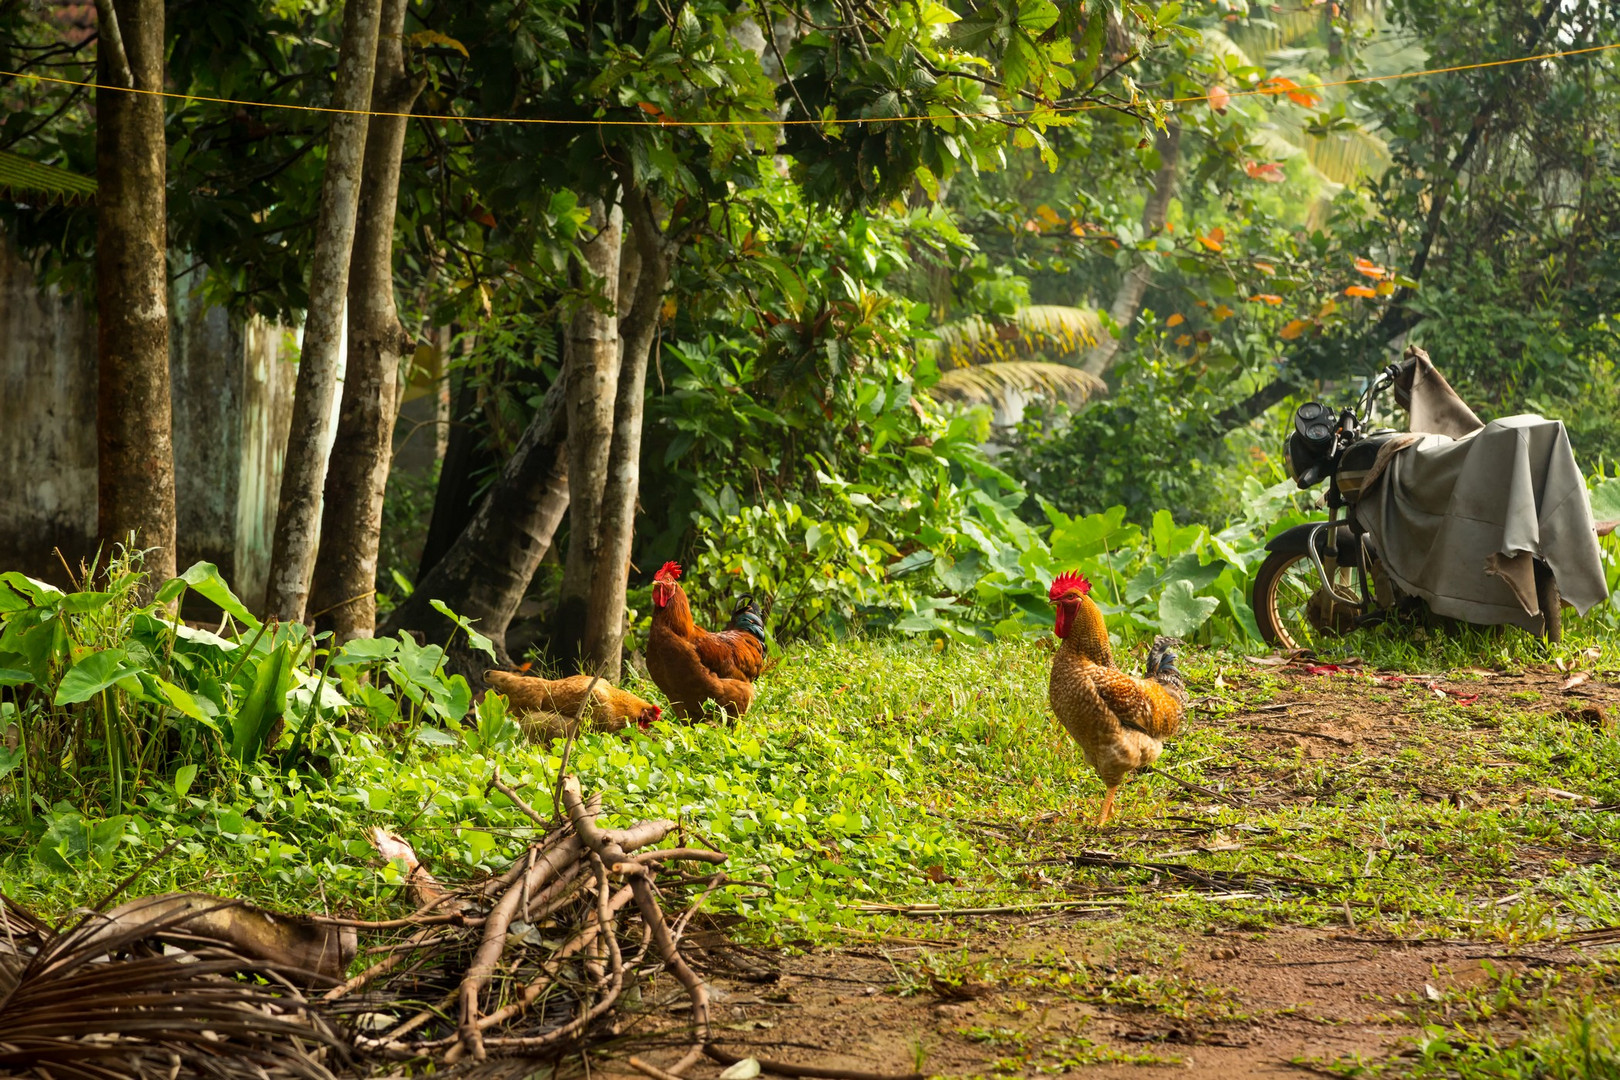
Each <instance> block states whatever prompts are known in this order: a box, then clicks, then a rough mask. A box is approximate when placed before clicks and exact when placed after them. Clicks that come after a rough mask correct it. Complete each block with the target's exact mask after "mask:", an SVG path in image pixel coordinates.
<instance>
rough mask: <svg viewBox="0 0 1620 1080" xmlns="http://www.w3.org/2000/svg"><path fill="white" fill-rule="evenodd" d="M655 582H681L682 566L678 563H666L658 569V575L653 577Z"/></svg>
mask: <svg viewBox="0 0 1620 1080" xmlns="http://www.w3.org/2000/svg"><path fill="white" fill-rule="evenodd" d="M653 580H654V581H679V580H681V564H680V563H678V562H667V563H665V564H664V565H663V566H661V567H659V568H658V573H656V574H654V575H653Z"/></svg>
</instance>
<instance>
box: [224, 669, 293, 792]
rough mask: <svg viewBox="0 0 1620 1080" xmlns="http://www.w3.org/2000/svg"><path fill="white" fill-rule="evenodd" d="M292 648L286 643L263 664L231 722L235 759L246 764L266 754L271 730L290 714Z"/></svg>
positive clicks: (232, 753) (232, 747)
mask: <svg viewBox="0 0 1620 1080" xmlns="http://www.w3.org/2000/svg"><path fill="white" fill-rule="evenodd" d="M291 666H292V665H291V664H289V663H288V645H287V643H286V642H285V641H284V642H282V643H281V644H280V645H277V646H276V648H275V650H274V651H272V652H271V653H270V655H269V656H267V657H265V658H264V659H263V660H261V661H260V662H259V670H258V673H257V674H256V675H255V676H254V679H253V689H252V690H250V691H248V696H247V700H246V701H244V702H242V707H241V709H239V710H238V711H237V713H236V715H235V716H234V717H232V718H231V755H232V756H233V757H235V758H236V760H237V761H240V762H243V763H244V764H245V763H247V762H249V761H256V760H257V759H258V757H259V755H260V754H262V753H264V741H265V738H266V737H267V736H268V735H269V734H270V726H271V724H273V723H274V722H275V721H276V720H277V719H278V718H279V717H280V716H281V715H282V713H284V712H285V711H286V708H287V688H288V686H289V684H290V683H291V682H292V672H291Z"/></svg>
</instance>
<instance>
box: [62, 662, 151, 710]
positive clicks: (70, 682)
mask: <svg viewBox="0 0 1620 1080" xmlns="http://www.w3.org/2000/svg"><path fill="white" fill-rule="evenodd" d="M140 674H141V668H139V667H137V666H136V665H135V664H133V663H131V662H130V659H129V654H128V653H126V652H124V650H123V649H103V650H102V651H100V652H93V653H91V654H90V655H89V656H86V657H85V658H84V659H82V660H80V661H79V662H78V663H77V664H74V665H73V666H72V667H71V668H69V669H68V673H67V674H66V675H63V676H62V681H61V683H60V684H58V685H57V687H56V697H55V698H54V699H53V700H54V701H55V703H56V704H58V705H77V704H78V703H79V702H81V701H89V700H90V699H91V698H93V697H95V696H96V695H97V694H99V693H101V692H102V691H103V690H106V689H108V688H110V687H112V686H115V685H116V684H117V683H118V682H119V681H120V680H122V679H127V678H129V677H131V676H136V675H140Z"/></svg>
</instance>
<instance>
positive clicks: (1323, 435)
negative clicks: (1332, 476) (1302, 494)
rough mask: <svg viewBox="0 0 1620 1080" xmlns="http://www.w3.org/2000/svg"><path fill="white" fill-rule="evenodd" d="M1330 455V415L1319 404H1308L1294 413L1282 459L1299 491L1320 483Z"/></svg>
mask: <svg viewBox="0 0 1620 1080" xmlns="http://www.w3.org/2000/svg"><path fill="white" fill-rule="evenodd" d="M1332 453H1333V412H1332V410H1330V409H1329V408H1328V407H1327V406H1326V405H1323V404H1322V403H1321V402H1319V401H1308V402H1306V403H1305V404H1303V405H1301V406H1300V407H1299V408H1298V409H1296V410H1295V411H1294V430H1293V431H1292V432H1291V433H1290V434H1289V436H1288V442H1287V444H1286V445H1285V447H1284V457H1285V458H1286V459H1287V462H1288V475H1290V476H1292V477H1293V478H1294V483H1295V484H1297V485H1298V486H1299V487H1300V488H1301V489H1304V488H1308V487H1311V486H1313V485H1315V484H1318V483H1320V482H1321V481H1322V478H1323V477H1325V476H1326V475H1327V473H1328V459H1329V457H1331V456H1332Z"/></svg>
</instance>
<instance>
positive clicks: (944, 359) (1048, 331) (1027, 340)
mask: <svg viewBox="0 0 1620 1080" xmlns="http://www.w3.org/2000/svg"><path fill="white" fill-rule="evenodd" d="M1102 333H1103V328H1102V320H1100V319H1099V318H1098V317H1097V313H1096V312H1094V311H1090V310H1088V309H1086V308H1076V307H1065V306H1063V305H1060V304H1035V305H1032V306H1030V307H1025V308H1020V309H1018V310H1017V311H1016V312H1014V313H1013V316H1012V318H1011V319H1009V320H1008V321H1006V322H1005V323H993V322H991V321H990V320H988V319H986V318H984V317H983V316H980V315H975V316H973V317H971V318H967V319H961V320H959V321H957V322H954V323H949V324H947V325H945V326H942V327H940V328H939V330H938V331H937V334H938V338H939V340H938V342H937V343H928V344H929V345H932V346H934V349H933V351H934V353H935V355H936V357H937V359H938V361H939V366H940V367H941V368H942V369H945V370H949V369H952V368H965V367H972V366H975V365H978V364H999V363H1005V362H1007V361H1012V360H1041V361H1046V362H1052V361H1057V360H1062V359H1064V358H1067V357H1071V356H1078V355H1079V354H1081V353H1083V352H1085V350H1087V349H1089V348H1090V347H1091V346H1093V345H1095V344H1096V343H1097V341H1098V339H1099V338H1100V337H1101V336H1102Z"/></svg>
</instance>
